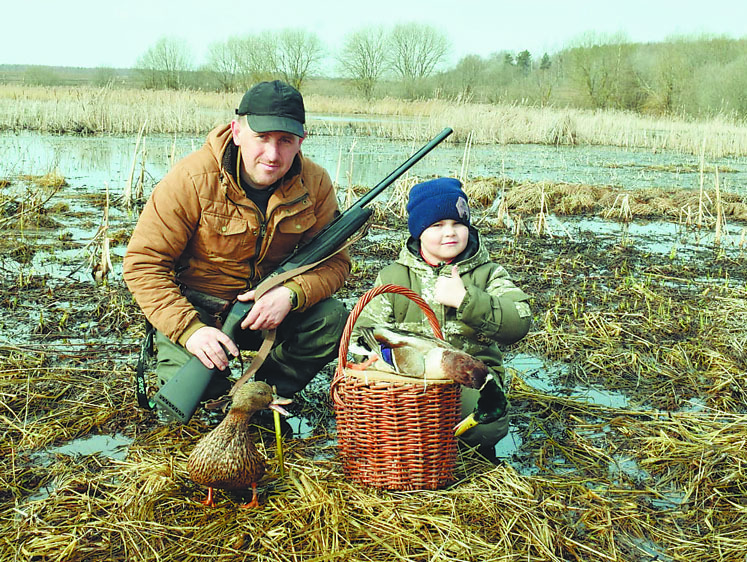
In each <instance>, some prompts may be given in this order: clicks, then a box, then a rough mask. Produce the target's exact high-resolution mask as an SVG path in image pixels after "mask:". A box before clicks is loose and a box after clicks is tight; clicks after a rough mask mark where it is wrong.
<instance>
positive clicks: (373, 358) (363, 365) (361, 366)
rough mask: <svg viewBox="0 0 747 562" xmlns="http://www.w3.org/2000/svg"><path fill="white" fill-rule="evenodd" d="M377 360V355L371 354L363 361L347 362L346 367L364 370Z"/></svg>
mask: <svg viewBox="0 0 747 562" xmlns="http://www.w3.org/2000/svg"><path fill="white" fill-rule="evenodd" d="M378 360H379V356H378V355H372V356H371V357H369V358H368V359H366V360H365V361H364V362H363V363H348V367H350V368H351V369H354V370H356V371H365V370H366V369H368V368H369V367H370V366H371V365H373V364H374V363H376V361H378Z"/></svg>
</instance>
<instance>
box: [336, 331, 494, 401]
mask: <svg viewBox="0 0 747 562" xmlns="http://www.w3.org/2000/svg"><path fill="white" fill-rule="evenodd" d="M356 331H357V332H358V333H359V334H360V337H359V338H358V340H359V341H358V343H359V345H351V348H350V349H351V352H352V353H354V354H358V355H363V356H364V357H368V359H367V360H366V361H364V362H363V363H361V364H359V365H358V366H357V368H360V369H365V368H366V367H368V366H369V365H371V364H372V363H373V362H374V361H377V360H378V359H381V360H382V361H381V362H378V363H377V364H376V369H377V370H380V371H390V372H394V373H397V374H399V375H402V376H407V377H414V378H427V379H451V380H453V381H455V382H458V383H459V384H463V385H465V386H468V387H470V388H481V387H482V386H483V385H484V384H485V378H486V377H487V375H488V373H489V371H488V367H487V366H486V365H485V363H483V362H482V361H480V360H479V359H476V358H474V357H472V356H471V355H469V354H468V353H465V352H464V351H462V350H460V349H458V348H456V347H454V346H452V345H450V344H449V343H447V342H445V341H443V340H440V339H438V338H435V337H432V336H427V335H422V334H414V333H412V332H407V331H404V330H397V329H393V328H388V327H387V328H381V327H376V328H370V327H360V328H356ZM351 366H352V367H353V368H356V366H355V365H351Z"/></svg>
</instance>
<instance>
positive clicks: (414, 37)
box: [389, 23, 449, 96]
mask: <svg viewBox="0 0 747 562" xmlns="http://www.w3.org/2000/svg"><path fill="white" fill-rule="evenodd" d="M389 47H390V64H391V67H392V69H393V70H394V72H395V73H396V74H397V75H398V76H399V77H400V78H401V79H402V81H403V82H404V84H405V88H406V89H407V91H408V93H409V95H410V96H414V94H415V89H416V85H417V83H418V82H419V81H420V80H422V79H423V78H427V77H428V76H430V75H431V73H432V72H433V71H434V70H435V69H436V67H437V66H438V65H439V64H440V63H441V62H442V61H443V60H444V58H445V57H446V55H447V53H448V51H449V40H448V38H447V37H446V34H444V33H443V32H441V31H439V30H437V29H436V28H434V27H432V26H430V25H427V24H420V23H404V24H400V25H397V26H395V27H394V29H393V30H392V32H391V33H390V34H389Z"/></svg>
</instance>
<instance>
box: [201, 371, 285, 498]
mask: <svg viewBox="0 0 747 562" xmlns="http://www.w3.org/2000/svg"><path fill="white" fill-rule="evenodd" d="M266 408H271V409H273V410H277V411H279V412H280V413H281V414H283V415H288V412H286V411H285V409H283V408H282V407H281V406H279V405H278V404H276V403H275V401H274V400H273V394H272V388H270V385H268V384H267V383H265V382H261V381H256V382H254V381H253V382H247V383H245V384H243V385H242V386H241V387H240V388H239V389H238V390H237V391H236V393H235V394H234V396H233V401H232V403H231V407H230V409H229V411H228V414H226V417H225V418H224V419H223V421H221V422H220V424H218V425H217V426H216V427H215V428H214V429H213V430H212V431H211V432H210V433H208V434H207V435H205V436H204V437H203V438H202V439H200V441H199V442H198V443H197V445H196V446H195V448H194V450H193V451H192V454H190V455H189V459H188V460H187V471H188V472H189V477H190V478H191V479H192V480H193V481H194V482H195V483H197V484H202V485H204V486H207V487H208V495H207V498H206V499H205V500H204V501H203V502H202V503H203V504H205V505H207V506H209V507H215V501H214V499H213V490H214V488H220V489H222V490H246V489H248V488H249V487H250V486H251V488H252V499H251V501H250V502H249V503H247V504H245V505H243V506H242V507H257V506H258V505H259V501H258V499H257V482H259V480H260V479H261V478H262V476H263V475H264V473H265V469H266V465H265V459H264V458H263V457H262V455H261V454H260V453H259V451H257V448H256V447H255V446H254V442H253V441H252V436H251V434H250V430H249V420H250V419H251V417H252V415H254V413H255V412H258V411H259V410H264V409H266Z"/></svg>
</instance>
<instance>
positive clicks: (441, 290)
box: [433, 265, 467, 308]
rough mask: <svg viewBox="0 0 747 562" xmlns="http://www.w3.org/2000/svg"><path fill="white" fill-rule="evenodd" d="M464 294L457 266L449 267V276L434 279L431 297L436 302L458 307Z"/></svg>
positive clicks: (465, 291) (465, 290)
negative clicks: (434, 288) (433, 291)
mask: <svg viewBox="0 0 747 562" xmlns="http://www.w3.org/2000/svg"><path fill="white" fill-rule="evenodd" d="M466 294H467V289H465V288H464V282H463V281H462V278H461V277H459V268H458V267H457V266H456V265H454V266H452V268H451V277H439V278H438V279H436V292H435V293H434V295H433V297H434V298H435V299H436V301H437V302H440V303H441V304H443V305H445V306H451V307H453V308H459V307H460V306H461V304H462V301H463V300H464V295H466Z"/></svg>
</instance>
